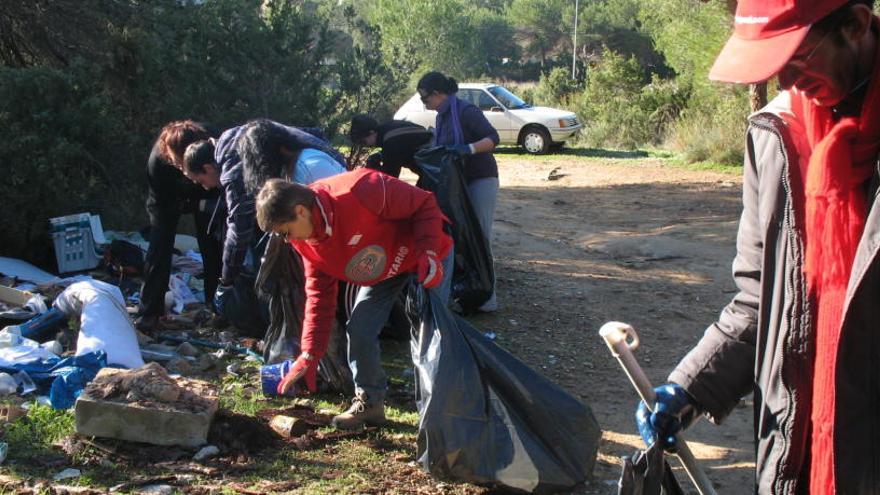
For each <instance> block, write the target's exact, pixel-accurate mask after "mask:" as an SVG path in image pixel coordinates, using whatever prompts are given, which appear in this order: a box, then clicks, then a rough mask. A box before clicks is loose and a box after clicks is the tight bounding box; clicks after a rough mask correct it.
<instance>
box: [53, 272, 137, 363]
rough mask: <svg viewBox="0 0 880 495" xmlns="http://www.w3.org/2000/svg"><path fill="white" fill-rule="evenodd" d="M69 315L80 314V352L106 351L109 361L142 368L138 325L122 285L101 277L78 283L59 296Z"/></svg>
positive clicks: (59, 305) (58, 303) (58, 301)
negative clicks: (106, 281)
mask: <svg viewBox="0 0 880 495" xmlns="http://www.w3.org/2000/svg"><path fill="white" fill-rule="evenodd" d="M55 307H56V308H58V309H59V310H60V311H62V312H63V313H64V314H66V315H67V316H80V327H79V338H78V339H77V341H76V355H77V356H80V355H82V354H86V353H89V352H94V351H98V350H104V351H105V352H106V353H107V364H115V365H119V366H125V367H126V368H139V367H141V366H143V365H144V360H143V359H142V358H141V352H140V349H139V348H138V342H137V334H136V333H135V330H134V325H132V323H131V319H130V318H129V317H128V312H127V311H126V310H125V300H124V299H123V297H122V292H121V291H120V290H119V288H118V287H116V286H114V285H110V284H107V283H104V282H100V281H98V280H87V281H83V282H77V283H75V284H73V285H71V286H70V287H68V288H67V289H65V290H64V292H62V293H61V294H59V295H58V297H57V298H56V299H55Z"/></svg>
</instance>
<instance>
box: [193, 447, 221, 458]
mask: <svg viewBox="0 0 880 495" xmlns="http://www.w3.org/2000/svg"><path fill="white" fill-rule="evenodd" d="M219 453H220V449H219V448H217V446H216V445H206V446H204V447H202V448H201V449H200V450H199V451H198V452H196V455H194V456H193V460H194V461H204V460H205V459H210V458H211V457H215V456H216V455H217V454H219Z"/></svg>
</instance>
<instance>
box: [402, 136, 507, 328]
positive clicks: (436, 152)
mask: <svg viewBox="0 0 880 495" xmlns="http://www.w3.org/2000/svg"><path fill="white" fill-rule="evenodd" d="M415 159H416V164H417V165H418V168H419V182H418V184H417V185H418V186H419V187H421V188H422V189H426V190H428V191H431V192H433V193H434V195H435V196H436V197H437V203H438V204H439V206H440V209H441V210H443V213H445V214H446V216H447V217H449V220H450V221H451V222H452V239H453V240H454V241H455V270H454V272H453V276H452V300H453V301H455V302H457V303H458V304H459V305H460V306H461V308H462V310H464V312H465V313H470V312H473V311H476V310H477V309H478V308H479V307H480V306H482V305H483V303H485V302H486V301H487V300H489V297H490V296H491V295H492V290H493V284H494V280H495V271H494V267H493V265H492V254H491V251H490V249H489V241H488V239H486V237H485V236H484V235H483V229H482V228H480V221H479V220H478V219H477V215H476V214H475V213H474V207H473V205H472V204H471V199H470V196H468V192H467V184H466V183H465V180H464V176H463V175H462V172H461V158H459V157H458V155H456V154H455V153H451V152H449V151H446V150H445V149H444V148H443V147H442V146H436V147H433V148H426V149H423V150H421V151H419V152H418V153H416V155H415Z"/></svg>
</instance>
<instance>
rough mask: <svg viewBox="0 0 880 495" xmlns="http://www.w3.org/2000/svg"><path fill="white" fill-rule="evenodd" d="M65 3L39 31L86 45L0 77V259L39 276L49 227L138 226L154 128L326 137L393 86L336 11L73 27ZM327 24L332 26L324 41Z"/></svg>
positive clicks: (130, 19)
mask: <svg viewBox="0 0 880 495" xmlns="http://www.w3.org/2000/svg"><path fill="white" fill-rule="evenodd" d="M68 3H70V2H68ZM68 3H65V4H64V5H66V6H67V7H70V8H71V10H70V14H69V15H68V16H67V18H65V19H55V20H54V21H53V22H55V23H56V24H58V25H49V26H45V29H47V30H48V31H50V32H51V31H53V30H55V31H60V30H61V28H67V29H66V31H65V33H68V32H69V31H71V30H74V31H75V30H76V26H77V23H78V22H80V21H82V22H83V25H84V26H88V28H87V29H88V30H89V32H88V33H77V32H73V33H68V35H69V37H70V38H69V39H83V38H84V37H85V35H86V34H88V39H89V40H95V41H94V43H90V44H88V45H87V46H86V45H82V46H80V45H77V44H75V43H70V44H69V46H67V45H65V46H64V47H63V48H64V49H65V50H66V51H65V52H64V57H63V63H59V61H58V60H56V59H55V58H53V57H52V56H51V55H50V54H51V53H53V51H52V50H47V51H45V53H44V52H34V56H33V57H31V58H27V59H26V60H25V59H23V60H22V61H19V63H17V64H16V65H6V66H2V65H0V99H2V101H0V125H2V126H3V129H4V132H5V134H6V139H4V140H2V141H0V172H3V176H4V178H5V179H6V180H5V181H4V182H3V183H2V184H0V194H2V197H3V198H4V208H5V210H6V211H7V212H9V213H8V214H6V215H3V216H2V217H0V231H2V233H0V246H2V247H0V255H5V256H15V257H21V258H25V259H28V260H31V261H34V262H37V263H38V264H40V265H43V266H45V267H46V268H49V269H52V268H54V255H53V253H52V249H51V244H50V240H49V236H48V231H47V230H48V219H49V218H50V217H53V216H59V215H65V214H71V213H77V212H81V211H91V212H92V213H96V214H100V215H101V217H102V220H103V221H104V225H105V227H106V228H111V229H126V230H133V229H140V228H141V227H142V226H143V225H144V224H145V222H146V215H145V213H144V207H143V205H144V198H145V196H146V181H145V165H146V160H147V156H148V154H149V151H150V147H151V144H152V142H153V140H154V139H155V136H156V134H157V133H158V131H159V129H160V128H161V127H162V126H163V125H164V124H166V123H167V122H169V121H171V120H178V119H187V118H193V119H196V120H200V121H204V122H210V123H213V124H215V125H217V126H219V127H221V128H222V127H227V126H230V125H234V124H239V123H242V122H244V121H246V120H249V119H253V118H257V117H268V118H272V119H275V120H278V121H281V122H285V123H289V124H293V125H319V126H323V127H325V129H326V130H327V131H328V135H329V136H330V137H331V138H332V137H333V134H334V133H336V132H337V131H338V130H339V128H340V126H341V125H342V124H343V123H344V122H345V121H346V120H347V119H348V118H350V116H351V114H352V113H353V112H355V111H373V110H376V109H377V102H387V100H388V99H389V94H392V93H394V92H395V91H399V89H400V88H401V87H402V83H401V81H406V77H405V76H401V75H400V74H402V73H405V71H404V70H403V69H401V68H399V67H396V66H395V67H391V66H389V64H387V63H386V62H385V59H384V58H383V56H382V53H381V52H380V51H379V48H378V46H379V45H378V39H379V34H378V33H376V32H374V31H372V30H370V28H369V26H366V25H365V24H364V23H363V22H362V21H357V20H355V19H354V17H356V16H355V13H354V11H353V10H352V9H350V8H347V9H345V10H344V11H338V9H334V10H333V11H332V12H323V11H321V10H319V9H315V8H314V5H313V4H311V3H309V2H290V1H288V0H265V1H262V0H212V1H210V2H204V3H200V4H196V3H194V2H179V1H177V0H155V1H154V2H129V3H124V4H119V5H117V4H113V5H111V4H109V3H106V2H104V3H101V2H92V3H90V4H89V5H90V6H91V8H90V9H87V11H85V12H81V14H82V15H83V16H87V19H86V20H88V22H87V23H86V22H85V21H84V20H83V19H76V18H71V16H76V15H77V14H76V12H77V11H76V9H75V8H73V7H75V5H72V4H71V5H68ZM111 7H112V8H111ZM15 12H19V11H14V12H13V14H12V15H15ZM22 12H27V11H26V9H25V10H22ZM339 14H342V15H341V16H340V15H339ZM331 15H332V16H337V17H338V19H339V20H340V21H341V22H342V25H341V26H339V27H338V29H336V30H334V29H332V28H331V22H330V20H331ZM337 17H333V19H337ZM22 19H25V20H28V19H26V18H24V17H22ZM53 19H54V18H53ZM84 19H85V17H84ZM83 29H86V28H83ZM15 35H16V36H17V38H16V39H15V40H14V42H10V41H8V40H7V39H5V38H4V39H0V54H2V55H5V54H6V53H8V52H9V51H14V50H15V49H17V48H19V47H21V46H29V45H27V44H26V43H25V42H26V41H28V40H27V39H22V38H23V37H24V38H26V37H27V35H28V31H27V30H24V29H23V30H19V31H17V32H16V34H15ZM346 35H347V36H348V38H346V37H345V36H346ZM34 36H35V37H37V36H38V35H37V34H35V35H34ZM353 38H357V39H353ZM37 41H40V40H37ZM41 46H42V45H41ZM56 51H57V50H56ZM10 60H14V59H10V58H9V57H0V63H3V64H10V62H9V61H10Z"/></svg>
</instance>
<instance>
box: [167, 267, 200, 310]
mask: <svg viewBox="0 0 880 495" xmlns="http://www.w3.org/2000/svg"><path fill="white" fill-rule="evenodd" d="M189 279H190V275H189V274H187V273H172V274H171V277H169V278H168V288H169V289H171V291H170V292H171V293H172V294H173V296H174V312H175V313H177V314H180V313H183V310H184V308H185V307H186V306H187V305H188V304H193V303H197V302H199V300H198V299H196V296H195V295H194V294H193V293H192V291H191V290H189V286H188V285H187V282H189Z"/></svg>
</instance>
